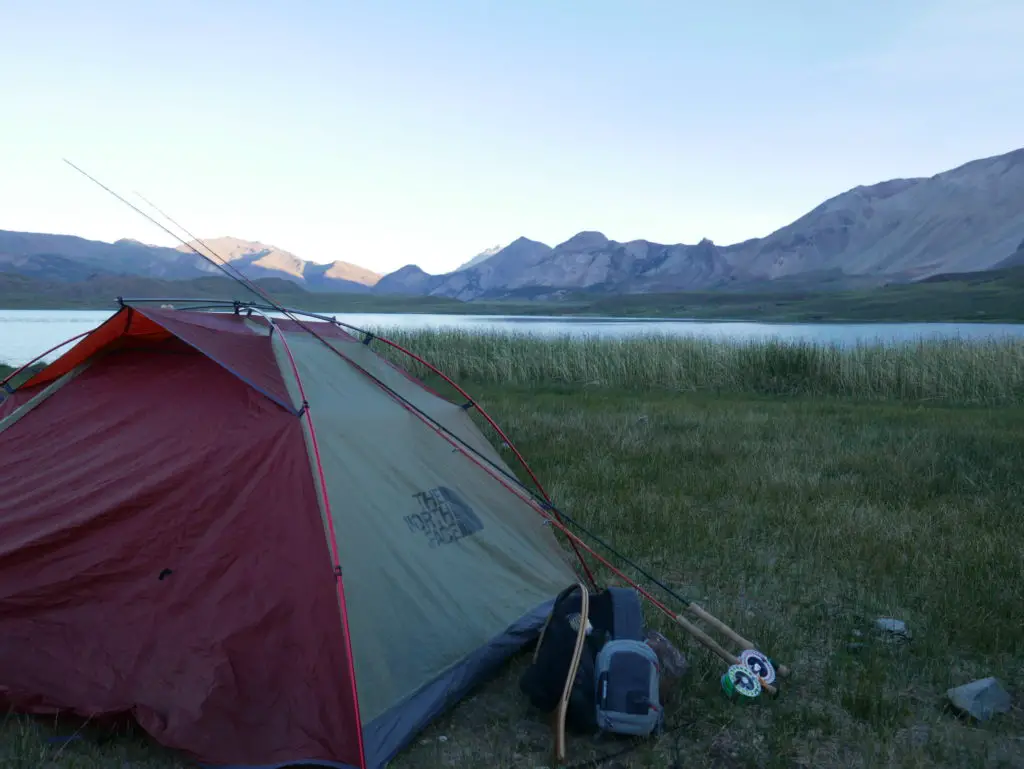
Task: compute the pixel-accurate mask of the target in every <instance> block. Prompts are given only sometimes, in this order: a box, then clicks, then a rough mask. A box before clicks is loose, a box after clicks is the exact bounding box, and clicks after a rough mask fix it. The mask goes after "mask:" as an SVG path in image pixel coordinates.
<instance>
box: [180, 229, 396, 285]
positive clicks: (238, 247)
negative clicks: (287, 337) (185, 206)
mask: <svg viewBox="0 0 1024 769" xmlns="http://www.w3.org/2000/svg"><path fill="white" fill-rule="evenodd" d="M204 243H205V244H206V246H209V248H210V249H211V250H212V251H213V253H215V254H216V255H217V256H219V257H220V258H221V259H224V260H225V261H227V262H230V263H231V266H232V267H234V268H236V269H237V270H239V271H240V272H241V273H243V274H244V275H246V276H247V277H251V278H285V279H286V280H293V281H296V282H297V283H300V284H302V285H303V286H304V287H305V288H306V290H308V291H368V290H369V288H370V287H371V286H373V285H375V284H376V283H377V282H378V281H379V280H380V278H381V276H380V275H378V274H377V273H376V272H373V271H372V270H368V269H366V268H365V267H360V266H359V265H356V264H350V263H348V262H342V261H334V262H329V263H327V264H320V263H317V262H307V261H305V260H303V259H300V258H299V257H297V256H296V255H295V254H293V253H291V252H289V251H285V250H284V249H281V248H277V247H276V246H270V245H267V244H266V243H260V242H259V241H253V240H240V239H238V238H226V237H225V238H210V239H208V240H203V242H202V243H199V242H196V241H193V242H192V243H191V245H192V246H193V247H194V248H196V249H197V250H198V251H202V252H203V253H209V251H207V250H206V249H205V248H204V247H203V244H204ZM176 250H178V251H181V252H183V253H194V252H193V251H192V249H191V248H188V247H187V246H178V248H177V249H176ZM345 284H351V285H345Z"/></svg>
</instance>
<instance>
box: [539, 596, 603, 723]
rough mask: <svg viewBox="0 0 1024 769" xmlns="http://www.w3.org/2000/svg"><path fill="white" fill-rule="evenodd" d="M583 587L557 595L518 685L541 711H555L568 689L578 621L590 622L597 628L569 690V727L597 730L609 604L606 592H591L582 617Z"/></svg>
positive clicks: (567, 717) (585, 645)
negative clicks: (600, 657) (598, 669)
mask: <svg viewBox="0 0 1024 769" xmlns="http://www.w3.org/2000/svg"><path fill="white" fill-rule="evenodd" d="M579 591H580V587H579V586H577V585H572V586H571V587H569V588H566V589H565V590H564V591H562V592H561V593H560V594H559V595H558V597H557V598H555V601H554V604H553V606H552V609H551V615H550V616H549V618H548V621H547V624H546V625H545V626H544V629H543V630H542V631H541V635H540V638H539V639H538V641H537V648H536V649H535V651H534V656H533V661H532V663H531V664H530V666H529V667H528V668H527V669H526V671H525V672H524V673H523V675H522V677H521V678H520V679H519V689H520V691H522V692H523V694H525V695H526V697H527V699H528V700H529V701H530V704H531V705H533V706H534V707H535V708H537V709H538V710H540V711H542V712H544V713H552V712H554V710H555V709H556V708H557V707H558V703H559V701H560V700H561V698H562V692H563V691H564V689H565V679H566V677H567V675H568V672H569V666H570V664H571V662H572V656H573V652H574V650H575V648H576V639H577V637H578V633H579V626H580V622H581V621H582V622H587V621H588V620H589V621H590V624H591V626H592V627H593V630H591V632H590V633H589V634H588V635H587V637H586V640H585V642H584V648H583V654H582V656H581V657H580V664H579V668H578V669H577V672H576V678H575V680H574V681H573V684H572V690H571V691H570V694H569V703H568V709H567V711H566V717H565V726H566V729H567V730H568V731H570V732H574V733H577V734H593V733H594V732H596V731H597V709H596V694H595V691H596V682H595V678H594V661H595V660H596V658H597V653H598V652H599V651H600V650H601V647H602V646H604V643H605V641H606V639H607V637H608V631H609V628H610V606H609V605H608V599H607V596H606V594H605V593H604V592H602V593H599V594H597V595H595V596H591V597H590V600H589V604H590V610H589V612H588V616H587V617H583V618H581V617H580V606H581V603H582V601H581V596H580V592H579Z"/></svg>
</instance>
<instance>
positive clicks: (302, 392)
mask: <svg viewBox="0 0 1024 769" xmlns="http://www.w3.org/2000/svg"><path fill="white" fill-rule="evenodd" d="M256 312H258V313H259V314H260V315H261V316H262V317H263V318H264V319H266V321H267V323H269V324H270V332H271V334H273V333H274V332H275V331H276V332H277V337H278V339H280V340H281V346H282V348H284V351H285V354H286V355H287V356H288V363H289V364H290V365H291V368H292V374H293V375H294V376H295V383H296V385H297V386H298V389H299V397H300V398H301V399H302V407H301V408H302V411H301V413H302V415H303V416H305V418H306V426H307V427H308V428H309V442H310V445H311V446H312V448H313V460H314V462H315V463H316V472H317V476H318V479H319V482H320V495H321V498H322V500H323V505H324V516H325V517H326V518H327V529H328V532H329V533H330V538H331V541H330V546H331V559H332V561H333V562H334V564H333V565H334V569H335V585H336V586H337V592H338V608H339V609H340V611H341V621H342V624H343V626H344V629H345V656H346V658H347V659H348V667H349V674H350V676H351V679H352V698H353V703H352V704H353V706H354V708H355V713H356V735H357V738H358V740H359V765H360V766H362V767H365V766H366V752H365V749H364V747H363V723H362V715H361V714H360V712H359V692H358V690H357V688H356V667H355V660H354V659H353V657H352V636H351V633H350V632H349V625H348V609H347V608H346V604H345V590H344V587H343V585H342V572H341V560H340V557H339V555H338V537H337V535H336V534H335V530H334V516H333V515H332V513H331V501H330V499H329V498H328V496H327V479H326V478H325V476H324V467H323V462H322V461H321V458H320V444H319V443H318V442H317V439H316V428H315V427H314V426H313V418H312V416H311V415H310V413H309V411H310V409H309V401H307V400H306V388H305V387H303V385H302V377H301V376H300V375H299V367H298V365H297V364H296V363H295V357H294V356H293V355H292V351H291V347H289V346H288V340H287V339H286V338H285V335H284V332H283V331H281V329H280V327H279V326H278V325H277V324H276V323H274V320H273V318H270V317H269V316H268V315H266V313H264V312H262V311H261V310H256Z"/></svg>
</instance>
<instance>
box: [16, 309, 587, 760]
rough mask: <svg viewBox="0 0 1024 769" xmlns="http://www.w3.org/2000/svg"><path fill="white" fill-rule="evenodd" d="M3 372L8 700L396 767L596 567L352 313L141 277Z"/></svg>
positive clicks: (181, 746)
mask: <svg viewBox="0 0 1024 769" xmlns="http://www.w3.org/2000/svg"><path fill="white" fill-rule="evenodd" d="M307 326H308V327H315V330H316V335H315V336H314V335H313V334H310V333H309V332H308V331H307V330H306V327H307ZM318 337H319V338H318ZM332 348H333V349H332ZM339 353H340V354H339ZM368 373H369V374H370V375H369V376H368V375H367V374H368ZM396 394H397V395H400V396H401V397H398V398H396V397H395V396H396ZM3 395H6V398H4V399H3V400H2V401H0V490H2V491H0V707H2V708H4V709H8V708H13V709H14V710H16V711H20V712H27V713H54V712H64V713H71V714H76V715H79V716H85V717H97V716H104V715H129V716H131V717H132V718H133V719H134V720H135V721H137V722H138V724H140V725H141V727H142V728H143V729H145V730H146V731H147V732H148V733H149V734H150V735H152V737H153V738H155V739H156V740H157V741H158V742H159V743H162V744H164V745H167V746H170V747H171V748H174V749H176V750H178V751H181V752H182V753H183V754H184V755H186V756H188V757H190V758H191V759H192V760H194V761H195V762H197V763H199V764H201V765H204V766H211V767H232V769H241V768H242V767H252V768H255V767H259V768H260V769H271V768H272V767H283V766H290V765H293V764H301V763H307V762H308V763H310V764H313V765H322V766H327V767H337V768H342V769H353V768H355V767H358V768H359V769H376V768H377V767H383V766H385V765H386V764H387V763H388V762H389V761H390V760H391V759H392V758H393V757H394V756H395V755H396V753H398V752H399V751H400V750H401V749H402V748H403V747H404V746H405V745H407V744H408V743H409V742H410V740H411V739H412V738H413V737H414V736H415V735H416V734H417V733H418V732H419V731H420V730H422V729H423V728H424V727H425V726H426V725H427V724H428V723H429V722H430V721H431V720H432V719H434V718H435V717H436V716H437V715H438V714H439V713H441V712H442V711H443V710H445V709H446V708H448V707H449V706H450V705H452V704H453V703H455V702H456V701H458V700H459V699H460V698H461V697H463V696H464V695H465V693H466V692H467V691H468V689H469V688H470V687H471V686H473V685H474V684H475V683H476V682H478V681H479V680H480V679H481V678H482V677H483V676H484V675H485V674H487V673H489V672H491V671H492V670H493V669H494V668H495V667H496V666H498V665H500V664H501V663H502V662H504V661H505V660H506V659H507V658H508V657H509V656H510V655H511V654H512V653H513V652H515V651H516V650H518V649H519V648H521V647H522V646H523V645H525V644H527V643H528V642H530V641H531V640H533V639H534V638H535V637H536V634H537V632H538V631H539V629H540V627H541V625H542V624H543V621H544V618H545V616H546V614H547V612H548V610H549V608H550V604H551V600H552V599H553V597H554V596H555V595H557V594H558V593H559V592H560V591H561V590H562V589H563V588H565V587H566V586H567V585H570V584H572V583H573V582H574V581H576V579H577V577H576V576H575V573H574V570H573V568H572V566H571V564H570V562H569V560H568V558H567V556H566V553H565V551H564V550H563V549H562V548H561V546H560V545H559V543H558V542H557V541H556V538H555V535H554V533H553V531H552V528H551V527H550V526H547V525H545V521H544V518H543V517H542V516H540V515H538V514H537V510H536V509H533V508H532V505H535V503H534V502H532V501H530V500H529V499H528V497H527V496H526V495H524V494H521V493H520V492H519V491H518V490H516V489H515V488H514V487H513V486H512V485H511V484H509V483H508V482H507V479H505V478H503V476H502V473H501V472H499V471H497V470H496V469H495V468H500V469H501V470H503V471H504V472H508V473H510V472H511V471H510V470H509V469H508V467H507V466H506V465H505V463H504V461H503V459H502V457H501V456H500V454H499V453H498V452H497V451H496V450H495V449H494V447H493V446H492V445H491V444H490V443H489V442H488V441H487V440H486V438H485V437H484V435H483V433H482V432H480V431H479V430H478V429H477V427H476V425H475V424H474V422H473V421H472V420H471V418H470V416H469V414H468V413H467V411H466V410H465V409H464V408H463V407H462V406H461V405H459V404H456V403H452V402H450V401H448V400H447V399H445V398H442V397H440V396H439V395H437V394H435V393H434V392H433V391H431V390H429V389H428V388H427V387H426V386H425V385H423V384H422V383H421V382H420V381H419V380H417V379H414V378H413V377H412V376H410V375H409V374H407V373H406V372H405V371H403V370H401V369H399V368H397V367H396V366H393V365H392V364H391V363H389V362H388V361H387V360H386V359H384V358H383V357H381V356H379V355H377V354H376V353H375V352H374V350H372V349H371V348H370V347H369V346H368V345H366V344H363V343H361V340H360V339H358V338H356V337H355V336H352V335H349V334H347V333H346V332H345V331H343V330H342V329H341V328H339V327H338V326H337V325H335V324H333V323H330V322H322V321H318V322H313V321H309V322H308V323H307V322H306V321H303V322H301V323H299V322H296V321H295V320H284V319H280V320H278V319H272V318H269V317H266V316H263V315H261V314H259V313H257V314H252V313H248V314H247V313H246V312H239V311H238V308H237V306H236V310H235V312H225V313H216V312H203V311H188V310H168V309H156V308H154V307H151V306H149V305H146V304H143V303H131V302H125V303H123V304H122V306H121V308H120V309H119V310H118V311H116V312H115V313H114V314H113V315H112V316H111V317H110V318H109V319H108V320H107V321H106V322H104V323H102V324H101V325H100V326H98V327H97V328H96V329H94V330H93V331H92V332H91V333H89V334H87V335H86V336H84V337H83V338H82V339H81V340H80V341H78V342H77V343H76V344H75V345H74V346H73V347H71V348H70V349H68V350H67V351H66V352H65V353H64V354H62V355H61V356H60V357H58V358H57V359H56V360H54V361H53V362H52V363H50V364H49V365H48V366H46V367H45V368H44V369H43V370H42V371H41V372H39V373H37V374H36V375H35V376H33V377H32V378H31V379H29V380H28V381H27V382H25V383H24V384H23V385H22V386H21V387H19V388H17V389H16V390H14V392H13V393H0V397H2V396H3ZM410 404H411V405H412V406H414V408H413V407H410ZM467 446H469V447H472V449H473V450H472V451H469V450H467V449H466V447H467Z"/></svg>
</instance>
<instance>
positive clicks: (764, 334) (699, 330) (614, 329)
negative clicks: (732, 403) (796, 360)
mask: <svg viewBox="0 0 1024 769" xmlns="http://www.w3.org/2000/svg"><path fill="white" fill-rule="evenodd" d="M325 314H329V315H333V316H334V317H336V318H337V319H338V320H339V321H342V322H343V323H349V324H351V325H353V326H357V327H360V328H373V329H374V330H377V329H381V330H383V329H388V328H391V329H395V328H401V329H424V328H456V329H459V328H461V329H470V330H474V331H491V330H498V331H515V332H520V333H529V334H538V335H542V336H558V335H565V334H570V335H591V336H593V335H596V336H604V337H624V336H637V335H645V334H670V335H674V336H700V337H710V338H714V339H727V340H736V341H744V340H756V339H769V338H775V339H780V340H787V341H808V342H815V343H819V344H838V345H844V346H847V345H854V344H858V343H864V342H881V343H883V344H884V343H894V342H905V341H913V340H916V339H929V338H950V337H960V338H965V339H982V338H993V337H994V338H1000V337H1006V336H1013V337H1016V338H1019V339H1024V324H1010V323H1001V324H996V323H820V324H816V323H754V322H741V321H690V320H676V319H672V320H666V319H662V318H651V319H644V318H566V317H540V316H511V315H417V314H375V313H325ZM110 315H111V313H110V312H109V311H106V310H0V363H7V364H9V365H15V366H19V365H22V364H24V363H26V362H27V361H29V360H31V359H32V358H34V357H36V356H37V355H39V354H40V353H41V352H43V351H44V350H47V349H49V348H50V347H53V346H54V345H56V344H59V343H61V342H62V341H64V340H65V339H68V338H69V337H73V336H75V335H76V334H80V333H82V332H83V331H88V330H89V329H91V328H94V327H95V326H97V325H99V324H100V323H102V322H103V321H104V320H105V319H106V318H108V317H110ZM65 349H66V348H65ZM54 357H55V355H49V356H47V357H46V358H44V360H52V359H53V358H54Z"/></svg>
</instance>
